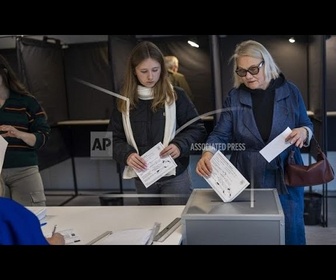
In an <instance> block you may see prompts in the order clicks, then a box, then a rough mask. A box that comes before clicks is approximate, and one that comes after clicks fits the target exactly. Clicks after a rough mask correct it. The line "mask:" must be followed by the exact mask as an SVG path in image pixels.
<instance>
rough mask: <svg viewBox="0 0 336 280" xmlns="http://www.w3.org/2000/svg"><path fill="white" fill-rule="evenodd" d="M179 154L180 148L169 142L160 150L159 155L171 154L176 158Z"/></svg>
mask: <svg viewBox="0 0 336 280" xmlns="http://www.w3.org/2000/svg"><path fill="white" fill-rule="evenodd" d="M180 154H181V152H180V149H179V148H178V147H177V146H176V145H174V144H169V145H168V146H167V147H166V148H164V149H163V150H162V151H161V152H160V157H166V156H171V157H172V158H173V159H176V158H178V157H179V156H180Z"/></svg>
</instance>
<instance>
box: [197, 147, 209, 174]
mask: <svg viewBox="0 0 336 280" xmlns="http://www.w3.org/2000/svg"><path fill="white" fill-rule="evenodd" d="M212 157H213V154H212V153H211V152H205V153H203V154H202V157H201V158H200V160H199V161H198V162H197V165H196V173H197V174H198V175H200V176H204V177H209V176H210V175H211V172H212V167H211V162H210V159H211V158H212Z"/></svg>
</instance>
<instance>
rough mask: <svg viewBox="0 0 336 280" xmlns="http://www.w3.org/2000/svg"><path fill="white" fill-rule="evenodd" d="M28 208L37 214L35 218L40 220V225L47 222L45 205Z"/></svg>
mask: <svg viewBox="0 0 336 280" xmlns="http://www.w3.org/2000/svg"><path fill="white" fill-rule="evenodd" d="M28 209H29V210H30V211H31V212H33V213H34V214H35V215H36V216H37V218H38V219H39V221H40V224H41V226H44V225H45V224H46V223H47V208H46V207H38V206H33V207H30V208H28Z"/></svg>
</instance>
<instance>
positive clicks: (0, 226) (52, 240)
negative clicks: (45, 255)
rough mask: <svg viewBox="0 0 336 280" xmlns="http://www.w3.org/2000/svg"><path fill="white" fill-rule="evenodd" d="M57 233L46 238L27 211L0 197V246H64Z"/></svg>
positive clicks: (21, 206)
mask: <svg viewBox="0 0 336 280" xmlns="http://www.w3.org/2000/svg"><path fill="white" fill-rule="evenodd" d="M64 244H65V239H64V236H63V235H62V234H60V233H58V232H56V233H54V234H53V235H52V236H51V237H48V238H46V237H45V236H44V235H43V232H42V229H41V225H40V221H39V219H38V218H37V216H36V215H35V214H34V213H33V212H31V211H30V210H29V209H27V208H26V207H24V206H23V205H21V204H19V203H18V202H16V201H14V200H12V199H10V198H5V197H0V245H64Z"/></svg>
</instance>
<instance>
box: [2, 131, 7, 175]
mask: <svg viewBox="0 0 336 280" xmlns="http://www.w3.org/2000/svg"><path fill="white" fill-rule="evenodd" d="M7 146H8V142H7V141H6V140H5V138H3V137H2V136H1V135H0V173H1V171H2V166H3V163H4V159H5V153H6V150H7Z"/></svg>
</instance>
